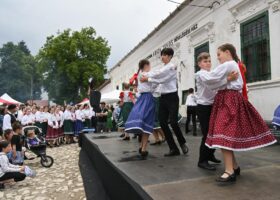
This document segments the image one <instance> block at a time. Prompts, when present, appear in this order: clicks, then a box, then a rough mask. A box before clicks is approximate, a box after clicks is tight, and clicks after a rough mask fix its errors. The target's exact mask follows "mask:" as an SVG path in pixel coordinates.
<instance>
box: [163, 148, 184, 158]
mask: <svg viewBox="0 0 280 200" xmlns="http://www.w3.org/2000/svg"><path fill="white" fill-rule="evenodd" d="M179 155H180V151H179V150H170V151H169V153H166V154H164V156H165V157H172V156H179Z"/></svg>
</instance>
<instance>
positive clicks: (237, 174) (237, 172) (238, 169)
mask: <svg viewBox="0 0 280 200" xmlns="http://www.w3.org/2000/svg"><path fill="white" fill-rule="evenodd" d="M233 170H234V173H235V175H236V176H239V175H240V172H241V170H240V167H238V168H237V169H233Z"/></svg>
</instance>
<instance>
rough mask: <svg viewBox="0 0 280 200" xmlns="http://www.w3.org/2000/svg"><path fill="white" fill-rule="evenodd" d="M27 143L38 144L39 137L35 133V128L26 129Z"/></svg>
mask: <svg viewBox="0 0 280 200" xmlns="http://www.w3.org/2000/svg"><path fill="white" fill-rule="evenodd" d="M27 143H28V144H29V145H30V146H38V145H39V144H40V140H39V138H37V137H36V135H35V130H28V131H27Z"/></svg>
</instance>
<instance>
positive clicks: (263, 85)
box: [110, 0, 280, 120]
mask: <svg viewBox="0 0 280 200" xmlns="http://www.w3.org/2000/svg"><path fill="white" fill-rule="evenodd" d="M192 3H193V4H199V5H208V4H209V1H207V0H196V1H193V2H192ZM220 3H221V5H220V6H215V8H214V9H212V10H210V9H205V8H196V7H185V8H184V9H182V10H181V11H180V12H179V13H178V14H177V15H176V16H175V17H174V18H173V19H172V20H171V21H169V22H168V23H166V24H165V25H164V26H163V27H162V28H161V29H160V30H159V31H158V32H157V33H156V34H155V35H153V36H152V37H150V38H149V39H148V40H147V41H146V42H145V43H144V44H142V45H141V46H140V47H139V48H138V49H137V50H136V51H135V52H134V53H133V54H131V55H130V56H128V57H127V58H126V59H125V60H124V61H123V62H122V63H121V65H120V66H119V67H116V68H115V69H113V70H112V71H111V72H110V77H111V84H112V89H115V88H116V86H117V85H119V86H121V83H122V82H128V80H129V78H130V77H131V76H132V75H133V74H134V73H135V72H136V71H137V65H138V62H139V60H141V59H143V58H146V57H147V56H148V55H150V54H151V53H152V52H154V51H155V50H156V49H158V48H161V47H162V46H163V45H164V44H166V43H167V42H168V41H170V40H172V39H174V38H175V36H177V35H178V34H180V33H181V32H182V31H184V30H186V29H187V28H189V27H191V26H193V25H194V24H196V23H197V29H196V30H195V31H193V32H191V33H190V34H189V35H187V36H185V37H184V38H182V39H181V40H179V41H178V42H176V43H174V44H173V46H172V47H173V48H174V49H175V56H174V58H173V62H175V63H176V64H177V66H178V87H179V88H178V94H179V97H180V98H182V91H183V90H187V89H188V88H190V87H194V84H195V82H194V48H195V47H197V46H199V45H201V44H203V43H205V42H207V41H209V48H210V54H211V57H212V63H213V67H215V66H217V65H218V61H217V59H216V49H217V48H218V47H219V46H220V45H221V44H223V43H225V42H227V43H232V44H234V45H235V46H236V48H237V50H238V54H239V55H240V53H241V48H240V47H241V41H240V23H242V22H244V21H247V20H248V19H250V18H252V17H254V16H256V15H258V14H260V13H262V12H264V11H266V10H268V11H269V27H270V52H271V73H272V80H270V81H265V82H258V83H252V84H249V89H250V93H249V98H250V101H251V102H252V104H253V105H254V106H255V107H256V108H257V110H258V111H259V112H260V113H261V115H262V116H263V117H264V118H265V119H267V120H269V119H271V117H272V114H273V111H274V109H275V108H276V106H277V105H278V104H280V81H279V79H280V67H279V65H280V64H279V63H280V56H279V50H280V40H279V39H278V37H279V35H280V25H279V21H280V11H279V9H280V1H279V0H220ZM277 6H278V7H277ZM277 23H278V24H277ZM150 61H151V64H152V66H158V65H161V62H160V57H159V56H155V57H152V58H151V59H150ZM181 63H183V64H181ZM180 77H181V78H180ZM272 97H273V98H272ZM180 104H181V102H180ZM180 112H181V114H182V115H185V106H180Z"/></svg>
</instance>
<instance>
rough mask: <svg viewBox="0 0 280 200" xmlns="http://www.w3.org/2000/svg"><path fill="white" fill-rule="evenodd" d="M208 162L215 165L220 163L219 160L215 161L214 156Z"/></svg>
mask: <svg viewBox="0 0 280 200" xmlns="http://www.w3.org/2000/svg"><path fill="white" fill-rule="evenodd" d="M208 161H211V162H213V163H217V164H219V163H221V162H222V161H221V160H219V159H217V158H216V157H215V156H213V157H212V158H210V159H209V160H208Z"/></svg>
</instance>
